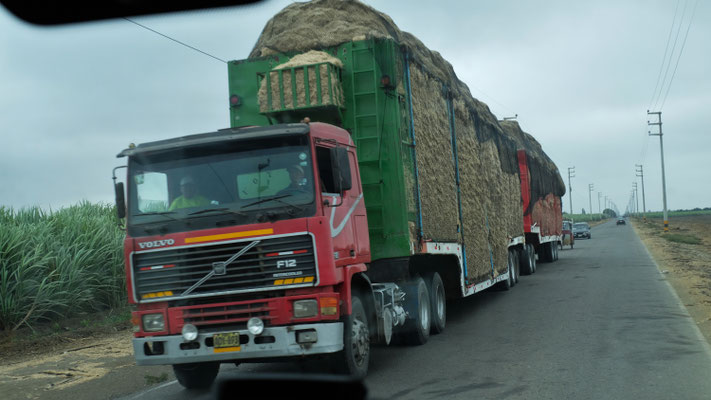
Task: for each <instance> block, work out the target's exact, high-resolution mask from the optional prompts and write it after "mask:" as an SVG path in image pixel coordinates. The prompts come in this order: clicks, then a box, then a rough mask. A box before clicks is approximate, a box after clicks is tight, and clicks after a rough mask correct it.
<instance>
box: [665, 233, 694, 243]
mask: <svg viewBox="0 0 711 400" xmlns="http://www.w3.org/2000/svg"><path fill="white" fill-rule="evenodd" d="M661 237H663V238H664V239H666V240H668V241H670V242H675V243H686V244H701V239H700V238H699V237H698V236H696V235H689V234H682V233H665V234H662V235H661Z"/></svg>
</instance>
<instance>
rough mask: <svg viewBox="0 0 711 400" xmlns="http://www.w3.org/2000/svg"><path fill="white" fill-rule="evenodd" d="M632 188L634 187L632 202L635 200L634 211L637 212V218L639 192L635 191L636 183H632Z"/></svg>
mask: <svg viewBox="0 0 711 400" xmlns="http://www.w3.org/2000/svg"><path fill="white" fill-rule="evenodd" d="M632 186H633V187H634V200H635V207H634V209H635V210H636V211H637V216H638V217H639V192H638V191H637V182H633V183H632Z"/></svg>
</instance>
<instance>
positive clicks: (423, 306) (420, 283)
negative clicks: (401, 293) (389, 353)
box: [401, 276, 431, 346]
mask: <svg viewBox="0 0 711 400" xmlns="http://www.w3.org/2000/svg"><path fill="white" fill-rule="evenodd" d="M408 298H409V300H408ZM429 298H430V296H429V293H428V291H427V284H425V281H424V279H422V278H420V277H419V276H418V277H417V278H415V280H414V281H413V282H412V283H411V284H409V285H406V286H405V302H406V303H407V304H408V305H409V307H408V308H407V312H408V314H410V318H408V319H407V320H406V321H405V325H404V326H403V332H402V335H401V339H402V342H404V343H405V344H409V345H414V346H419V345H422V344H425V343H427V339H429V338H430V321H431V319H430V300H429Z"/></svg>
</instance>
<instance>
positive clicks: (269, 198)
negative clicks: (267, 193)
mask: <svg viewBox="0 0 711 400" xmlns="http://www.w3.org/2000/svg"><path fill="white" fill-rule="evenodd" d="M289 196H291V194H282V195H276V196H272V197H265V198H263V199H261V200H257V201H255V202H254V203H249V204H247V205H245V206H242V208H247V207H251V206H256V205H257V204H262V203H266V202H267V201H276V202H278V203H281V204H284V205H286V206H290V207H296V206H295V205H293V204H291V203H288V202H286V201H282V200H280V199H283V198H284V197H289Z"/></svg>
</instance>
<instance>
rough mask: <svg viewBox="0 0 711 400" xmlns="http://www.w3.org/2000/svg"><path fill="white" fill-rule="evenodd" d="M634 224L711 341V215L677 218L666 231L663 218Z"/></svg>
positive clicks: (692, 315) (638, 233) (639, 221)
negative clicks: (666, 231) (664, 230)
mask: <svg viewBox="0 0 711 400" xmlns="http://www.w3.org/2000/svg"><path fill="white" fill-rule="evenodd" d="M632 226H633V227H634V229H635V231H636V232H637V235H638V236H639V237H640V238H641V239H642V242H643V243H644V245H645V246H646V247H647V249H648V250H649V252H650V253H651V254H652V256H653V257H654V259H655V260H656V262H657V264H658V265H659V268H660V270H661V272H662V273H663V274H664V275H665V277H666V279H667V280H668V281H669V283H670V284H671V285H672V287H673V288H674V290H675V291H676V293H677V295H678V296H679V298H680V299H681V301H682V302H683V303H684V306H686V309H687V310H688V311H689V314H690V315H691V317H692V318H693V319H694V321H695V322H696V324H697V325H698V326H699V329H701V333H702V334H703V335H704V337H706V340H707V341H709V342H710V343H711V250H710V249H711V247H710V245H711V215H698V216H684V217H675V218H674V220H673V221H670V232H669V233H666V234H665V233H663V224H662V221H661V219H649V220H648V221H647V222H643V221H642V220H633V221H632ZM692 243H698V244H692Z"/></svg>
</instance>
